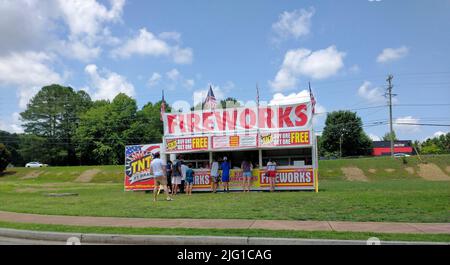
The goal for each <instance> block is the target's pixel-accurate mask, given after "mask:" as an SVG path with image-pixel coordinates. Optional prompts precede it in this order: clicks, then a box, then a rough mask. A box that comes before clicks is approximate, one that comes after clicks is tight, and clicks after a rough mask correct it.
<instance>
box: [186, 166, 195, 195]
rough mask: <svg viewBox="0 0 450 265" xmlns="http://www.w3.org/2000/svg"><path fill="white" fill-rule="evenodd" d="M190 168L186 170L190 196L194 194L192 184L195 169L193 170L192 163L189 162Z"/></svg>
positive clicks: (187, 188)
mask: <svg viewBox="0 0 450 265" xmlns="http://www.w3.org/2000/svg"><path fill="white" fill-rule="evenodd" d="M188 167H189V168H188V169H187V170H186V194H187V195H188V196H191V195H192V185H193V184H194V170H192V164H191V163H189V165H188Z"/></svg>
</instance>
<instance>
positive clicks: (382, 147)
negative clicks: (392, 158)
mask: <svg viewBox="0 0 450 265" xmlns="http://www.w3.org/2000/svg"><path fill="white" fill-rule="evenodd" d="M397 153H404V154H408V155H413V154H414V149H413V147H412V143H411V141H395V142H394V154H397ZM390 154H391V142H390V141H373V150H372V155H373V156H385V155H390Z"/></svg>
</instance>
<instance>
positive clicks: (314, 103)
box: [308, 82, 316, 115]
mask: <svg viewBox="0 0 450 265" xmlns="http://www.w3.org/2000/svg"><path fill="white" fill-rule="evenodd" d="M308 85H309V96H310V97H311V105H312V114H313V115H314V113H315V106H316V99H315V98H314V95H313V93H312V90H311V83H310V82H308Z"/></svg>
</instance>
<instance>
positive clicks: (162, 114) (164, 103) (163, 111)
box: [160, 89, 166, 121]
mask: <svg viewBox="0 0 450 265" xmlns="http://www.w3.org/2000/svg"><path fill="white" fill-rule="evenodd" d="M164 113H166V101H165V100H164V89H163V91H162V100H161V118H160V119H161V121H163V120H164Z"/></svg>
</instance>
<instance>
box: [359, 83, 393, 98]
mask: <svg viewBox="0 0 450 265" xmlns="http://www.w3.org/2000/svg"><path fill="white" fill-rule="evenodd" d="M371 87H372V84H371V83H370V82H369V81H364V83H363V84H362V85H361V86H360V87H359V88H358V95H359V96H360V97H361V98H363V99H365V100H367V101H368V102H369V103H385V102H386V98H385V97H384V91H383V89H382V88H380V87H373V88H371Z"/></svg>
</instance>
